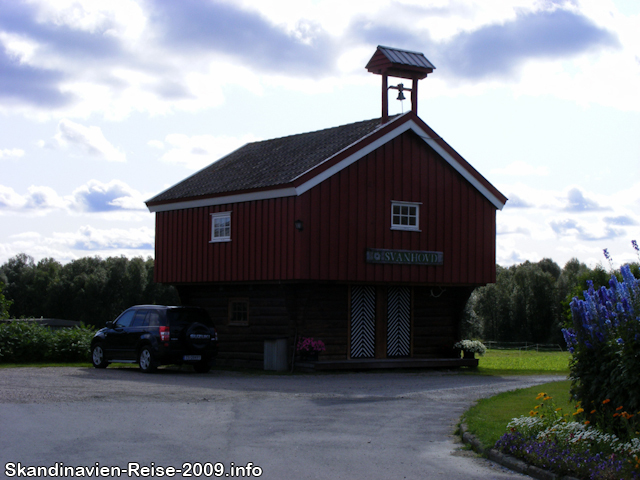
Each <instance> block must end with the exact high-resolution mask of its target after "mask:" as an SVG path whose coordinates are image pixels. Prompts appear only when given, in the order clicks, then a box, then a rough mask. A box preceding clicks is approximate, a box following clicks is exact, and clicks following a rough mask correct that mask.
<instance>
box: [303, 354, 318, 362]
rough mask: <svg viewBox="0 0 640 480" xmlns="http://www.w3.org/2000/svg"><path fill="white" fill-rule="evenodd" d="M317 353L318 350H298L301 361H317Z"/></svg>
mask: <svg viewBox="0 0 640 480" xmlns="http://www.w3.org/2000/svg"><path fill="white" fill-rule="evenodd" d="M318 355H319V353H318V352H300V353H299V354H298V356H299V357H300V361H301V362H317V361H318Z"/></svg>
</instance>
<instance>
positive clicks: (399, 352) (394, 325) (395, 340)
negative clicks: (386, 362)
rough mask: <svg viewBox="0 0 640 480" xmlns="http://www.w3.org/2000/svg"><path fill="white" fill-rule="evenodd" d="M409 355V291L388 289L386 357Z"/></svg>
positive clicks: (399, 288) (404, 288) (405, 289)
mask: <svg viewBox="0 0 640 480" xmlns="http://www.w3.org/2000/svg"><path fill="white" fill-rule="evenodd" d="M410 353H411V290H410V289H409V288H408V287H389V289H388V291H387V357H408V356H409V355H410Z"/></svg>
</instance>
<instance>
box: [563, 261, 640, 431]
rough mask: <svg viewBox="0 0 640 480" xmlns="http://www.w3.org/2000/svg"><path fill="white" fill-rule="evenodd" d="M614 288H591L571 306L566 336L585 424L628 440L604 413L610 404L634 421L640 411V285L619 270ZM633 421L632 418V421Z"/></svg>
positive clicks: (624, 268) (626, 269)
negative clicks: (571, 322) (571, 324)
mask: <svg viewBox="0 0 640 480" xmlns="http://www.w3.org/2000/svg"><path fill="white" fill-rule="evenodd" d="M620 272H621V274H622V275H621V276H622V278H623V281H622V282H620V281H618V279H617V277H616V276H612V277H611V280H610V282H609V288H606V287H600V288H599V289H597V290H596V289H595V288H594V286H593V284H591V283H590V284H589V289H588V290H587V291H585V292H584V297H585V299H584V300H580V299H578V298H575V299H574V300H573V301H572V302H571V312H572V314H573V328H567V329H564V330H563V333H564V336H565V339H566V341H567V345H568V347H569V350H570V351H571V353H572V355H573V359H572V361H571V374H570V378H571V380H572V387H571V393H572V394H573V395H574V396H575V398H576V399H577V400H580V401H581V402H582V407H583V408H584V410H585V416H586V420H587V421H589V422H591V423H593V424H597V425H598V427H599V428H600V429H601V430H603V431H604V432H607V433H615V434H616V435H622V436H623V437H624V436H626V435H627V433H628V432H627V431H626V430H627V429H626V427H625V426H624V425H623V426H620V425H618V424H616V423H615V422H612V419H614V418H616V417H614V416H611V415H608V414H607V415H603V414H602V413H603V412H602V411H601V407H602V406H603V405H607V404H608V403H611V404H612V405H614V406H615V407H616V408H619V411H620V410H624V412H620V413H619V415H622V414H623V413H624V414H627V412H630V413H629V415H631V416H634V415H635V414H636V412H638V411H639V410H640V377H639V376H638V371H640V315H639V313H640V280H638V279H637V278H635V276H634V275H633V273H632V271H631V269H630V267H629V266H628V265H623V266H622V267H621V268H620ZM629 418H631V417H629Z"/></svg>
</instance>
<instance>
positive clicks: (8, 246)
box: [0, 0, 640, 266]
mask: <svg viewBox="0 0 640 480" xmlns="http://www.w3.org/2000/svg"><path fill="white" fill-rule="evenodd" d="M377 45H386V46H393V47H398V48H405V49H408V50H413V51H419V52H423V53H424V54H425V56H426V57H427V58H428V59H429V60H430V61H431V62H432V63H433V64H434V65H435V66H436V70H435V71H434V73H433V74H431V75H429V77H428V78H427V79H425V80H423V81H422V82H421V84H420V85H421V86H420V97H419V102H418V103H419V105H418V113H419V115H420V116H421V118H422V119H423V120H424V121H425V122H427V123H428V124H429V126H431V127H432V128H433V129H434V130H435V131H436V132H437V133H438V134H440V135H441V136H442V137H443V138H444V139H445V140H446V141H447V142H448V143H449V144H451V145H452V146H453V147H454V148H455V149H456V150H457V151H458V152H459V153H460V154H462V156H464V157H465V158H466V159H467V160H468V161H469V162H470V163H471V164H472V165H474V166H475V167H476V168H477V169H478V170H479V171H480V172H481V173H482V174H483V175H484V176H485V177H486V178H487V179H488V180H489V181H490V182H492V183H493V184H494V185H495V186H496V187H497V188H498V189H499V190H501V191H502V192H503V193H504V194H505V195H506V196H507V197H508V198H509V202H508V203H507V205H506V207H505V208H504V210H503V211H501V212H498V250H497V259H498V263H499V264H501V265H510V264H514V263H519V262H522V261H525V260H531V261H538V260H540V259H542V258H543V257H549V258H552V259H553V260H555V261H556V262H558V263H559V264H560V265H561V266H562V265H564V263H565V262H566V261H567V260H569V259H570V258H572V257H577V258H579V259H580V260H581V261H583V262H585V263H587V264H589V265H591V266H594V265H595V264H596V263H603V262H604V258H603V257H602V249H603V248H608V249H609V251H610V252H611V254H612V256H613V260H614V264H615V266H618V265H619V264H620V263H623V262H625V261H632V260H637V257H636V256H635V251H634V250H633V249H632V248H631V240H632V239H637V240H638V241H640V89H639V86H640V2H638V1H637V0H568V1H560V0H558V1H555V0H540V1H532V0H452V1H445V0H397V1H389V0H367V1H366V2H365V1H361V0H354V1H350V2H345V1H343V0H295V1H292V0H289V1H285V0H232V1H231V0H229V1H225V0H180V1H177V0H110V1H108V2H105V1H103V0H55V1H52V0H29V1H17V0H0V227H1V228H0V263H4V262H5V261H6V260H7V259H9V258H10V257H12V256H14V255H16V254H18V253H20V252H24V253H27V254H29V255H31V256H33V257H34V258H35V259H36V260H39V259H41V258H44V257H53V258H55V259H57V260H59V261H61V262H63V263H64V262H68V261H70V260H72V259H75V258H79V257H84V256H93V255H99V256H102V257H107V256H115V255H126V256H144V257H146V256H149V255H153V244H154V217H153V214H151V213H149V212H148V210H147V209H146V207H145V205H144V201H145V200H147V199H149V198H150V197H152V196H154V195H155V194H157V193H159V192H160V191H162V190H164V189H165V188H167V187H169V186H171V185H173V184H175V183H177V182H178V181H180V180H182V179H183V178H185V177H187V176H189V175H191V174H192V173H194V172H195V171H196V170H197V169H199V168H202V167H203V166H205V165H208V164H210V163H211V162H213V161H215V160H216V159H218V158H219V157H220V156H222V155H224V154H225V153H227V152H229V151H231V150H233V149H235V148H237V147H239V146H241V145H243V144H244V143H246V142H249V141H254V140H261V139H268V138H274V137H279V136H284V135H289V134H293V133H300V132H306V131H313V130H317V129H321V128H326V127H331V126H336V125H342V124H346V123H350V122H354V121H359V120H366V119H371V118H375V117H378V116H380V77H379V76H376V75H371V74H369V73H367V72H366V70H365V69H364V66H365V65H366V63H367V61H368V59H369V58H370V57H371V55H372V54H373V53H374V51H375V48H376V46H377ZM408 108H410V104H409V103H408V102H403V103H401V102H396V101H393V102H392V105H391V107H390V109H391V113H399V112H401V111H402V109H404V110H405V111H406V110H407V109H408Z"/></svg>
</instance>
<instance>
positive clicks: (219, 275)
mask: <svg viewBox="0 0 640 480" xmlns="http://www.w3.org/2000/svg"><path fill="white" fill-rule="evenodd" d="M392 200H398V201H408V202H420V203H421V205H420V230H421V231H420V232H409V231H399V230H391V229H390V225H391V201H392ZM225 211H229V212H231V225H232V230H231V232H232V233H231V237H232V238H231V242H214V243H209V240H210V236H211V219H210V214H212V213H217V212H225ZM295 220H302V221H303V231H302V232H299V231H297V230H296V229H295V226H294V221H295ZM495 233H496V232H495V207H494V206H493V205H492V204H491V203H490V202H489V201H488V200H487V199H486V198H485V197H484V196H482V195H481V194H480V193H479V192H478V191H477V190H476V189H475V188H474V187H473V186H471V185H470V184H469V183H468V182H467V181H466V180H465V179H464V178H463V177H462V176H461V175H460V174H458V173H457V172H456V171H455V170H454V169H453V168H452V167H451V166H450V165H448V164H447V163H446V162H445V161H444V160H443V159H442V158H441V157H440V156H439V155H437V154H436V153H435V152H434V151H433V150H431V149H430V148H429V147H428V146H427V145H425V144H424V142H423V141H422V140H420V139H418V138H417V137H416V136H415V135H414V134H413V133H412V132H407V133H404V134H402V135H400V136H398V137H396V138H395V139H393V140H392V141H390V142H388V143H387V144H385V145H383V146H382V147H380V148H379V149H377V150H375V151H373V152H371V153H370V154H368V155H366V156H365V157H363V158H361V159H360V160H358V161H357V162H355V163H353V164H352V165H350V166H349V167H347V168H345V169H343V170H342V171H340V172H338V173H336V174H335V175H333V176H331V177H329V178H328V179H326V180H325V181H323V182H321V183H320V184H319V185H317V186H315V187H313V188H311V189H310V190H308V191H307V192H305V193H304V194H302V195H300V196H299V197H287V198H278V199H271V200H256V201H250V202H244V203H238V204H229V205H218V206H214V207H202V208H194V209H185V210H176V211H168V212H158V213H157V214H156V271H155V275H156V279H157V280H158V281H160V282H168V283H182V282H221V281H224V282H229V281H271V280H275V281H278V280H336V281H348V282H407V283H408V282H411V283H423V284H447V285H451V284H466V285H469V284H471V285H473V284H483V283H487V282H491V281H494V280H495ZM367 248H386V249H403V250H431V251H441V252H443V254H444V265H443V266H414V265H411V266H410V265H377V264H367V263H366V262H365V250H366V249H367Z"/></svg>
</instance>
